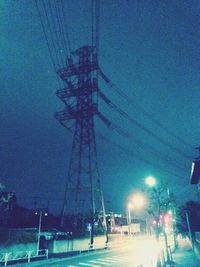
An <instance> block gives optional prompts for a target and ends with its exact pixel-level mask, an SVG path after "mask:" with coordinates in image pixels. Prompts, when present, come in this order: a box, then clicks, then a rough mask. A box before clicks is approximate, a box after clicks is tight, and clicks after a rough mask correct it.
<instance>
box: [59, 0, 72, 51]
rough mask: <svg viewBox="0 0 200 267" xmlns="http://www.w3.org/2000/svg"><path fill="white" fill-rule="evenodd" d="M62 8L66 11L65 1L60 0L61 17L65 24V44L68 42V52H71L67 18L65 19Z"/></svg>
mask: <svg viewBox="0 0 200 267" xmlns="http://www.w3.org/2000/svg"><path fill="white" fill-rule="evenodd" d="M64 10H65V11H66V1H64V2H63V0H61V12H62V17H63V21H64V22H63V24H64V25H65V31H64V32H65V34H66V39H67V44H68V48H69V53H70V54H71V51H72V50H71V42H70V38H69V32H68V25H67V20H66V16H65V14H64Z"/></svg>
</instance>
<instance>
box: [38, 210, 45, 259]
mask: <svg viewBox="0 0 200 267" xmlns="http://www.w3.org/2000/svg"><path fill="white" fill-rule="evenodd" d="M42 214H43V212H42V211H40V212H39V224H38V241H37V255H39V249H40V233H41V226H42ZM35 215H38V212H35ZM44 216H47V213H46V212H45V213H44Z"/></svg>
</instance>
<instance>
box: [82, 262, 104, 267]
mask: <svg viewBox="0 0 200 267" xmlns="http://www.w3.org/2000/svg"><path fill="white" fill-rule="evenodd" d="M79 265H84V266H92V267H101V265H94V264H89V263H83V262H79Z"/></svg>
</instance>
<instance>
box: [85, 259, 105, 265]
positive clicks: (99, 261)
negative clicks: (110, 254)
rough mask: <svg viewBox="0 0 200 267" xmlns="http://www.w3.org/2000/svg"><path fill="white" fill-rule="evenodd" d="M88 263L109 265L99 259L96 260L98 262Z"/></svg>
mask: <svg viewBox="0 0 200 267" xmlns="http://www.w3.org/2000/svg"><path fill="white" fill-rule="evenodd" d="M89 262H91V263H98V264H103V265H107V266H108V265H110V264H109V263H107V262H104V260H100V259H98V260H91V261H89Z"/></svg>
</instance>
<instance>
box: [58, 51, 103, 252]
mask: <svg viewBox="0 0 200 267" xmlns="http://www.w3.org/2000/svg"><path fill="white" fill-rule="evenodd" d="M57 73H58V75H59V77H60V78H61V79H62V80H63V81H64V84H65V88H64V89H59V90H58V91H57V92H56V95H57V96H58V97H59V98H60V99H61V100H62V101H63V102H64V104H65V109H64V110H63V111H61V112H57V113H55V117H56V119H57V120H58V121H59V122H60V123H61V124H62V125H63V126H64V127H65V128H67V129H68V130H70V131H72V130H73V132H74V136H73V142H72V151H71V158H70V163H69V170H68V176H67V181H66V188H65V199H64V203H63V208H62V214H61V223H62V225H64V224H65V218H66V216H67V215H70V214H74V215H76V216H79V217H81V216H85V215H86V214H87V215H88V216H89V217H88V218H89V221H88V223H89V229H90V245H91V247H92V246H93V235H94V225H95V223H97V221H98V220H99V218H100V217H101V222H102V224H101V225H102V227H103V228H104V231H105V233H107V226H106V218H105V208H104V200H103V194H102V190H101V184H100V177H99V171H98V162H97V150H96V140H95V129H94V116H95V115H98V116H99V117H100V118H101V119H104V120H106V118H103V115H102V114H101V113H100V112H99V110H98V105H97V96H98V91H99V88H98V63H97V57H96V54H95V49H94V47H92V46H83V47H81V48H79V49H77V50H76V51H74V52H73V53H72V54H71V56H70V57H69V58H68V59H67V64H66V67H64V68H61V69H59V70H58V72H57Z"/></svg>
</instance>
